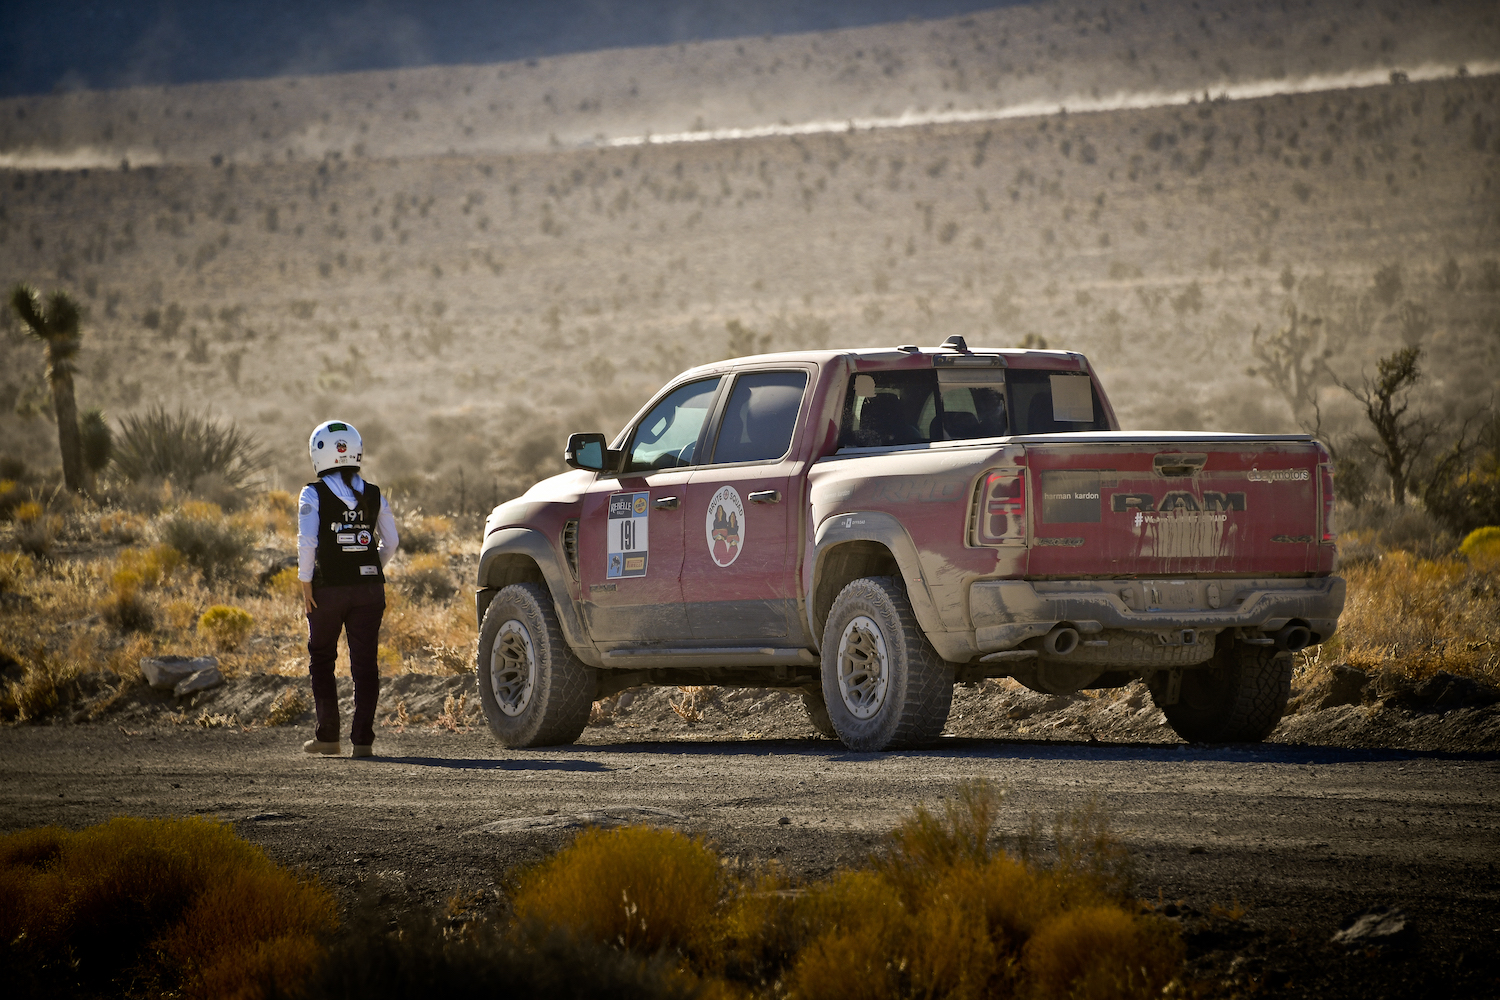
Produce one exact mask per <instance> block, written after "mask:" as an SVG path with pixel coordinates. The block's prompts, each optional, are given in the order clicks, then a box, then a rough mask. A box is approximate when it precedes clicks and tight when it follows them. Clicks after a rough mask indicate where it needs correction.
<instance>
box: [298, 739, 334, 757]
mask: <svg viewBox="0 0 1500 1000" xmlns="http://www.w3.org/2000/svg"><path fill="white" fill-rule="evenodd" d="M302 749H303V750H306V751H307V752H308V753H320V754H322V755H323V756H325V757H333V756H337V755H338V754H340V753H342V752H343V750H344V748H343V745H342V744H340V743H339V742H338V741H337V740H334V741H331V742H330V741H328V740H308V741H307V742H306V743H304V744H302Z"/></svg>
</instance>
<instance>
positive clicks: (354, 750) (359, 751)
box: [349, 743, 375, 757]
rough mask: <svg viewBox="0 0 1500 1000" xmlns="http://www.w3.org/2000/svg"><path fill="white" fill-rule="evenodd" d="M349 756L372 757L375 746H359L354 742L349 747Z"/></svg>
mask: <svg viewBox="0 0 1500 1000" xmlns="http://www.w3.org/2000/svg"><path fill="white" fill-rule="evenodd" d="M349 756H351V757H373V756H375V748H374V747H372V746H360V745H359V744H358V743H356V744H354V746H352V747H350V748H349Z"/></svg>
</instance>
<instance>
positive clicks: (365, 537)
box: [359, 531, 370, 545]
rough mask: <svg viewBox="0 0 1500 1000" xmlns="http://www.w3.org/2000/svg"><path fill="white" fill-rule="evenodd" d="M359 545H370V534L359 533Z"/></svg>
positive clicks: (366, 532)
mask: <svg viewBox="0 0 1500 1000" xmlns="http://www.w3.org/2000/svg"><path fill="white" fill-rule="evenodd" d="M359 544H361V545H369V544H370V533H369V532H368V531H361V532H360V533H359Z"/></svg>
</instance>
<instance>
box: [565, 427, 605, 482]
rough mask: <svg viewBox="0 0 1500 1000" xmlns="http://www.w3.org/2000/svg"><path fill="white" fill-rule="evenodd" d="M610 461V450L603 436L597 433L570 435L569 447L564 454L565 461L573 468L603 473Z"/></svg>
mask: <svg viewBox="0 0 1500 1000" xmlns="http://www.w3.org/2000/svg"><path fill="white" fill-rule="evenodd" d="M608 460H609V449H608V448H607V447H605V444H604V435H603V434H599V433H597V432H596V433H592V434H569V435H568V447H567V450H566V451H564V452H563V461H564V462H567V463H568V464H569V465H571V466H572V467H573V468H575V469H586V470H587V471H589V472H603V471H604V468H605V463H606V462H607V461H608Z"/></svg>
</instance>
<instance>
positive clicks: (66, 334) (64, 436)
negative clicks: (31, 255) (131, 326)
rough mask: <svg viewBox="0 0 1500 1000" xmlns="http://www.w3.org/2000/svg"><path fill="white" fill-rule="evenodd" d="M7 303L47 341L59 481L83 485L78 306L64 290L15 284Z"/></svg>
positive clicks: (34, 333)
mask: <svg viewBox="0 0 1500 1000" xmlns="http://www.w3.org/2000/svg"><path fill="white" fill-rule="evenodd" d="M10 304H11V305H12V306H13V307H14V308H15V310H16V313H17V314H18V315H19V316H20V317H21V319H23V320H25V322H26V326H27V327H28V328H29V329H30V331H31V335H32V336H33V337H35V338H36V339H38V340H40V341H41V342H42V343H44V344H46V345H47V381H48V383H50V384H51V386H52V409H53V412H54V413H56V415H57V445H58V447H59V448H60V449H61V450H62V466H63V483H64V485H66V486H67V488H68V490H69V491H71V492H78V491H79V490H82V489H83V488H84V465H83V445H82V442H81V440H80V439H79V436H78V406H77V404H76V403H75V402H74V400H73V370H74V368H73V357H74V356H75V355H76V354H77V353H78V336H79V334H78V318H79V317H78V306H77V304H76V303H74V301H73V300H72V299H71V298H69V296H68V294H67V293H66V292H60V291H59V292H53V293H52V294H51V295H49V296H47V301H46V303H45V304H44V303H43V302H42V296H41V293H39V292H38V291H37V290H36V289H35V288H32V287H30V286H29V285H17V286H16V288H15V290H14V291H13V292H12V293H11V297H10Z"/></svg>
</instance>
